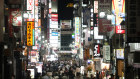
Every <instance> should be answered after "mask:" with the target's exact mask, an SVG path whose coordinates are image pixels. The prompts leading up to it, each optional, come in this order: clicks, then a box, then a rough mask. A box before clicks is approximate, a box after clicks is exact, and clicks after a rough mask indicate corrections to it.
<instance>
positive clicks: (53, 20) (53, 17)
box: [50, 14, 58, 28]
mask: <svg viewBox="0 0 140 79" xmlns="http://www.w3.org/2000/svg"><path fill="white" fill-rule="evenodd" d="M50 28H58V14H51V19H50Z"/></svg>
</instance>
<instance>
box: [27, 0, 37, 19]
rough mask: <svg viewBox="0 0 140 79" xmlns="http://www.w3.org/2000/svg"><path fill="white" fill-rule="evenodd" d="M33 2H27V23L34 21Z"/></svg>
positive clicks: (32, 0) (31, 0)
mask: <svg viewBox="0 0 140 79" xmlns="http://www.w3.org/2000/svg"><path fill="white" fill-rule="evenodd" d="M34 2H35V1H34V0H27V10H29V11H28V14H29V19H27V20H28V21H33V20H34V12H35V11H34V9H35V8H34Z"/></svg>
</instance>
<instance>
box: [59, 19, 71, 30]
mask: <svg viewBox="0 0 140 79" xmlns="http://www.w3.org/2000/svg"><path fill="white" fill-rule="evenodd" d="M60 22H61V29H70V28H71V20H61V21H60Z"/></svg>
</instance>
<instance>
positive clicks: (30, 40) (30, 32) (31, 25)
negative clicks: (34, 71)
mask: <svg viewBox="0 0 140 79" xmlns="http://www.w3.org/2000/svg"><path fill="white" fill-rule="evenodd" d="M33 29H34V22H27V46H32V45H33Z"/></svg>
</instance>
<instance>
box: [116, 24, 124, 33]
mask: <svg viewBox="0 0 140 79" xmlns="http://www.w3.org/2000/svg"><path fill="white" fill-rule="evenodd" d="M116 33H118V34H124V33H125V30H121V26H120V25H119V26H116Z"/></svg>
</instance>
